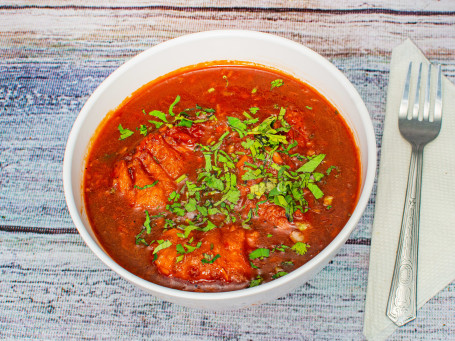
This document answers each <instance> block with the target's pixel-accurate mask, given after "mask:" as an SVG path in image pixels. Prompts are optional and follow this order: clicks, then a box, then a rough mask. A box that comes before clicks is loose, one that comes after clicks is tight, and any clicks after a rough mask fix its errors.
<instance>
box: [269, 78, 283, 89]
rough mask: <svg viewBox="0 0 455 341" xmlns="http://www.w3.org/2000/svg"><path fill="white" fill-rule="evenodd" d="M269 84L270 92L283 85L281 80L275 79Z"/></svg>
mask: <svg viewBox="0 0 455 341" xmlns="http://www.w3.org/2000/svg"><path fill="white" fill-rule="evenodd" d="M270 84H271V87H270V90H272V89H273V88H279V87H280V86H282V85H283V80H282V79H275V80H274V81H271V82H270Z"/></svg>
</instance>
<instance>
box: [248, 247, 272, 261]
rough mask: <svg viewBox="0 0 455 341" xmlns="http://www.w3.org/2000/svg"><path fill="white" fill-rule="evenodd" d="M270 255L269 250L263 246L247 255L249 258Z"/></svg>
mask: <svg viewBox="0 0 455 341" xmlns="http://www.w3.org/2000/svg"><path fill="white" fill-rule="evenodd" d="M268 256H270V250H269V249H265V248H259V249H256V250H254V251H253V252H251V253H250V255H249V257H250V259H251V260H253V259H256V258H261V259H262V258H264V257H268Z"/></svg>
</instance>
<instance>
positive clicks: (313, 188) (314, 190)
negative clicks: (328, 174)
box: [307, 182, 324, 199]
mask: <svg viewBox="0 0 455 341" xmlns="http://www.w3.org/2000/svg"><path fill="white" fill-rule="evenodd" d="M307 186H308V189H309V190H310V192H311V193H312V194H313V195H314V197H315V198H316V199H321V198H322V197H323V196H324V193H323V192H322V191H321V189H320V188H319V187H318V186H317V185H316V184H315V183H312V182H309V183H308V184H307Z"/></svg>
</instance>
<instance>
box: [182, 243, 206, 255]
mask: <svg viewBox="0 0 455 341" xmlns="http://www.w3.org/2000/svg"><path fill="white" fill-rule="evenodd" d="M201 245H202V242H198V243H197V244H196V246H191V245H188V244H185V247H186V248H187V249H188V251H186V253H190V252H193V251H194V250H196V249H199V248H200V247H201Z"/></svg>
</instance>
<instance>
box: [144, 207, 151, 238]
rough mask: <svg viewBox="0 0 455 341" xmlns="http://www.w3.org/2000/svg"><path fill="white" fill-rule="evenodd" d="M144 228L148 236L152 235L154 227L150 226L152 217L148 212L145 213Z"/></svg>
mask: <svg viewBox="0 0 455 341" xmlns="http://www.w3.org/2000/svg"><path fill="white" fill-rule="evenodd" d="M144 227H145V228H146V231H147V234H150V233H152V227H151V226H150V215H149V212H148V211H145V221H144Z"/></svg>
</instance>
